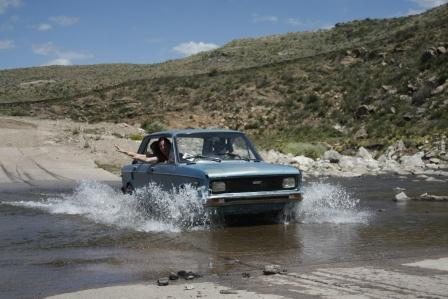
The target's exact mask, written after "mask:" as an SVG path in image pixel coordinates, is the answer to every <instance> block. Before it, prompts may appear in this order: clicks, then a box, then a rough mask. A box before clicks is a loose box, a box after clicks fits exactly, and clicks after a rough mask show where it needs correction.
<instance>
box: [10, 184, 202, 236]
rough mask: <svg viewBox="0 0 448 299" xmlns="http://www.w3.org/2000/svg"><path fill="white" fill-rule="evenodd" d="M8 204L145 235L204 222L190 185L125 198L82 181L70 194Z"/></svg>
mask: <svg viewBox="0 0 448 299" xmlns="http://www.w3.org/2000/svg"><path fill="white" fill-rule="evenodd" d="M8 204H10V205H15V206H22V207H29V208H38V209H42V210H45V211H48V212H49V213H54V214H69V215H82V216H84V217H86V218H88V219H90V220H92V221H94V222H96V223H101V224H106V225H114V226H117V227H120V228H129V229H134V230H137V231H145V232H148V231H172V232H176V231H180V230H184V229H195V228H200V227H203V226H204V225H205V223H206V222H207V215H206V213H205V211H204V208H203V206H202V203H201V202H200V199H199V197H198V193H197V190H196V189H194V188H192V187H189V186H186V187H185V188H182V189H180V190H172V191H170V192H168V191H164V190H162V189H161V188H160V187H159V186H157V185H155V184H150V185H148V186H146V187H145V188H142V189H137V190H136V192H135V194H133V195H128V194H122V193H121V192H117V191H115V190H114V189H112V188H111V187H110V186H108V185H106V184H101V183H98V182H94V181H83V182H81V183H80V184H79V185H78V186H77V187H76V188H75V190H74V192H73V193H72V194H63V195H61V196H60V197H54V198H48V199H44V200H43V201H19V202H9V203H8Z"/></svg>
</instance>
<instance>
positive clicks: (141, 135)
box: [129, 133, 144, 141]
mask: <svg viewBox="0 0 448 299" xmlns="http://www.w3.org/2000/svg"><path fill="white" fill-rule="evenodd" d="M143 137H144V135H143V134H140V133H137V134H132V135H129V139H131V140H134V141H139V140H142V139H143Z"/></svg>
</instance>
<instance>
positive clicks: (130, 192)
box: [123, 184, 135, 195]
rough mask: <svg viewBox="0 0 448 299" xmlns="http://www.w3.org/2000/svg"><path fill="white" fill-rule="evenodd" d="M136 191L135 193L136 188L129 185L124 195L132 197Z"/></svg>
mask: <svg viewBox="0 0 448 299" xmlns="http://www.w3.org/2000/svg"><path fill="white" fill-rule="evenodd" d="M134 191H135V189H134V187H133V186H132V185H131V184H127V185H126V189H124V191H123V193H124V194H128V195H132V194H134Z"/></svg>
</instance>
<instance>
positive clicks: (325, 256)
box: [0, 176, 448, 298]
mask: <svg viewBox="0 0 448 299" xmlns="http://www.w3.org/2000/svg"><path fill="white" fill-rule="evenodd" d="M305 185H306V188H305V198H304V201H303V202H302V203H301V205H300V206H299V207H298V208H297V209H296V210H295V211H293V213H294V214H295V215H296V216H297V218H298V221H296V222H290V223H288V222H284V221H280V223H277V224H272V223H270V224H269V223H265V222H260V221H256V222H245V223H244V225H232V226H228V225H222V224H220V225H215V226H210V225H209V224H208V222H207V221H204V219H203V216H204V215H203V211H202V209H201V206H200V205H199V204H198V203H197V202H195V201H194V197H193V196H191V194H190V193H189V191H188V190H186V191H183V192H182V193H176V194H167V193H163V192H160V191H159V190H157V189H156V188H152V189H148V190H144V191H143V192H142V193H141V194H139V195H136V196H127V195H126V196H125V195H122V194H120V192H118V191H116V190H117V189H118V186H112V187H110V186H109V185H106V184H99V183H95V182H85V183H82V184H80V185H78V186H77V187H76V188H75V189H74V190H73V189H70V190H60V189H59V190H57V189H56V188H53V189H46V190H43V189H40V190H33V191H15V192H12V191H11V190H9V191H4V192H2V191H1V190H0V201H1V202H0V297H1V298H28V297H30V298H31V297H33V298H35V297H43V296H46V295H50V294H56V293H62V292H69V291H73V290H79V289H84V288H91V287H97V286H105V285H111V284H119V283H129V282H135V281H148V282H150V283H152V282H153V281H154V279H156V278H157V277H158V276H159V275H163V274H166V273H167V272H169V271H178V270H193V271H198V272H200V273H201V274H204V275H206V276H207V275H210V274H214V273H221V274H222V273H226V272H232V271H240V272H244V271H247V270H253V269H261V268H262V267H263V265H265V264H268V263H275V264H280V265H283V266H284V267H286V268H287V267H288V266H300V265H318V264H329V263H337V262H343V261H367V260H378V259H385V258H394V257H410V256H412V255H422V254H426V253H428V254H430V253H441V252H448V203H447V202H445V203H443V202H442V203H438V202H418V201H410V202H407V203H396V202H393V201H392V200H391V199H392V198H393V195H394V190H393V188H394V187H402V188H406V192H407V194H408V195H410V196H416V195H419V194H421V193H424V192H428V193H431V194H445V195H446V194H447V193H448V184H447V183H446V182H425V181H416V180H413V179H412V178H397V177H385V176H383V177H363V178H354V179H327V180H323V181H308V182H306V184H305ZM148 194H150V195H152V196H153V198H154V199H155V201H156V202H157V205H156V209H155V211H153V212H152V213H155V214H157V215H158V216H157V217H151V216H148V215H146V214H145V213H142V212H141V208H140V207H139V205H138V202H139V201H138V197H139V196H147V195H148ZM204 217H205V216H204Z"/></svg>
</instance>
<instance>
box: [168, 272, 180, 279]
mask: <svg viewBox="0 0 448 299" xmlns="http://www.w3.org/2000/svg"><path fill="white" fill-rule="evenodd" d="M168 278H169V279H170V280H178V279H179V276H178V275H177V274H176V273H174V272H171V273H170V275H169V276H168Z"/></svg>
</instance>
